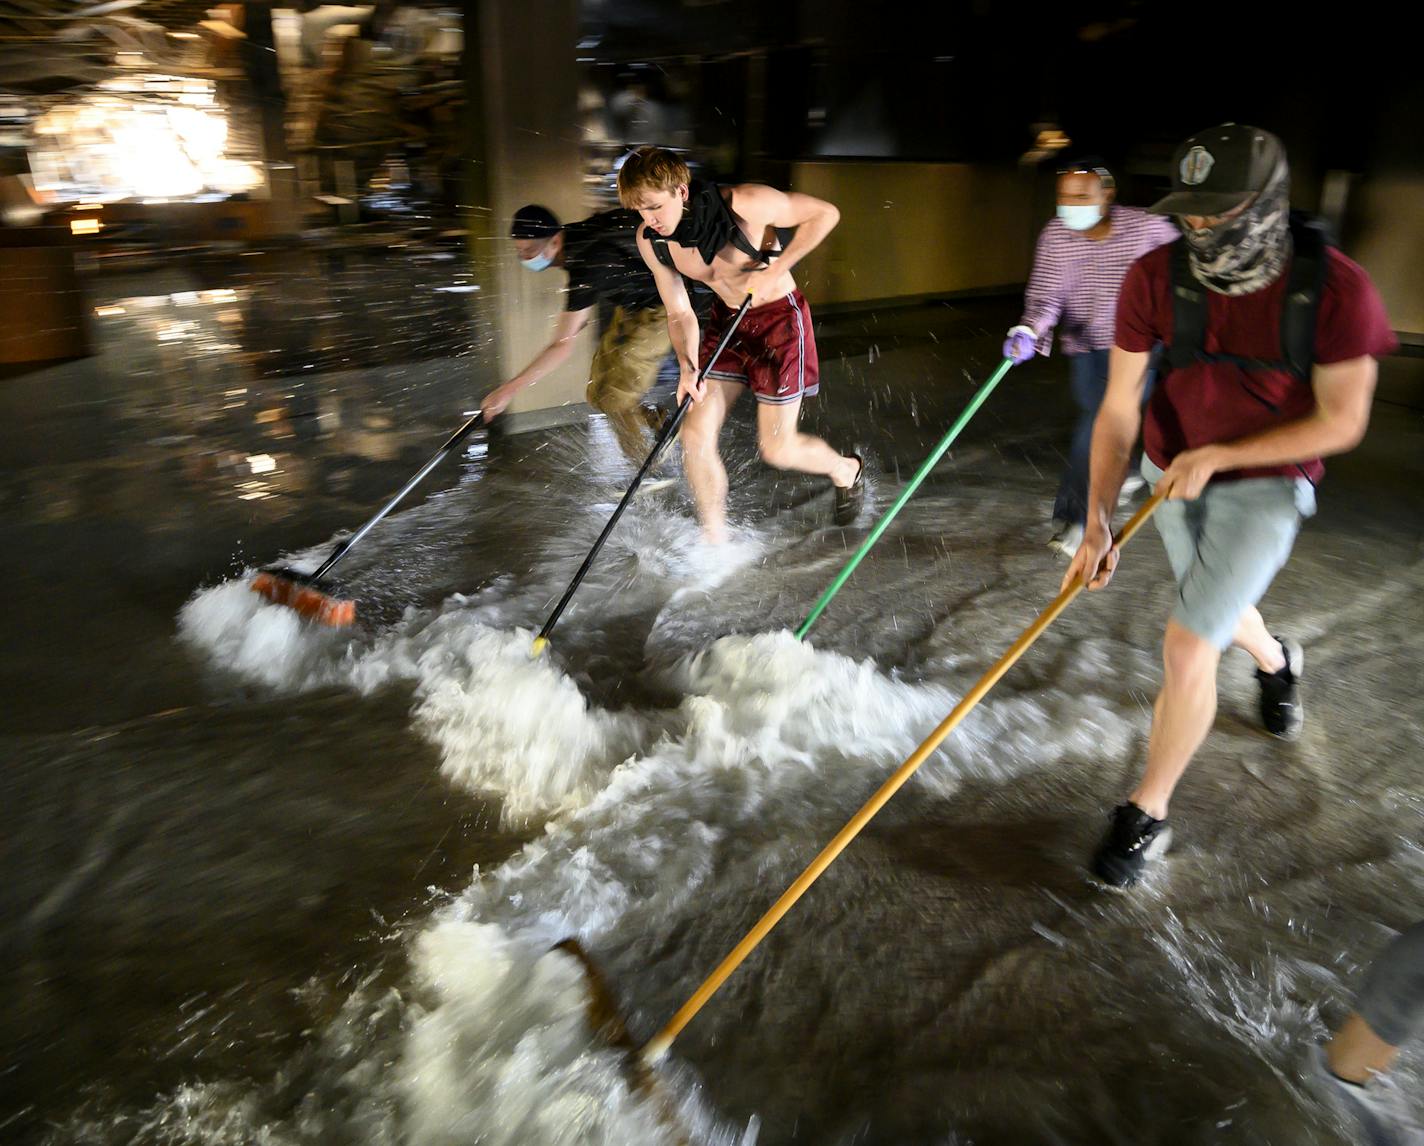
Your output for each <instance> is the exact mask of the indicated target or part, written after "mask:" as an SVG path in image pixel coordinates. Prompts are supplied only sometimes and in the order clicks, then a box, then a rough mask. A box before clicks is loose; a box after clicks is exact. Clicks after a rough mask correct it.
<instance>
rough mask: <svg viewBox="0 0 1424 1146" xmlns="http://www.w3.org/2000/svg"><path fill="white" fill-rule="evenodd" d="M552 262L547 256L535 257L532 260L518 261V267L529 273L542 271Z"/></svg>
mask: <svg viewBox="0 0 1424 1146" xmlns="http://www.w3.org/2000/svg"><path fill="white" fill-rule="evenodd" d="M553 261H554V260H553V259H551V258H549V256H548V255H535V256H534V257H533V258H532V259H520V260H519V265H520V266H521V267H526V268H528V269H529V270H531V271H542V270H543V269H544V268H545V267H547V266H548V265H549V264H550V263H552V262H553Z"/></svg>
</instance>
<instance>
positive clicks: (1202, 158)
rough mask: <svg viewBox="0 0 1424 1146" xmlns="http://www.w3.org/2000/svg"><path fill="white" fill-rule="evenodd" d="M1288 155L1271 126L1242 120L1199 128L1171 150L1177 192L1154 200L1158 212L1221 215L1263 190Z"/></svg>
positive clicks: (1173, 183) (1174, 186)
mask: <svg viewBox="0 0 1424 1146" xmlns="http://www.w3.org/2000/svg"><path fill="white" fill-rule="evenodd" d="M1285 161H1286V149H1285V146H1284V145H1283V144H1282V143H1281V141H1280V140H1279V139H1277V138H1276V137H1275V136H1274V135H1272V134H1271V133H1270V132H1269V131H1264V130H1262V129H1261V128H1259V127H1248V126H1246V125H1245V124H1239V123H1223V124H1222V125H1221V126H1220V127H1213V128H1208V129H1207V130H1206V131H1199V132H1197V134H1196V135H1194V136H1192V137H1191V138H1190V139H1188V140H1187V141H1186V142H1184V143H1183V144H1182V145H1181V146H1180V147H1178V148H1177V153H1176V154H1175V155H1173V156H1172V193H1171V194H1170V195H1168V196H1167V197H1166V198H1165V199H1161V200H1159V201H1158V202H1156V203H1154V204H1152V206H1151V207H1149V208H1148V210H1149V211H1155V212H1156V213H1157V214H1159V215H1221V214H1224V213H1225V212H1227V211H1230V210H1231V209H1232V208H1233V207H1239V206H1240V205H1241V204H1242V203H1245V202H1246V201H1247V200H1248V199H1250V198H1251V196H1252V195H1255V194H1256V193H1257V192H1259V191H1261V190H1262V189H1263V188H1264V187H1265V186H1266V184H1267V183H1268V182H1269V181H1270V179H1271V176H1272V175H1273V174H1274V173H1275V170H1276V167H1277V165H1279V164H1283V163H1285Z"/></svg>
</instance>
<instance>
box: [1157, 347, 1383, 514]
mask: <svg viewBox="0 0 1424 1146" xmlns="http://www.w3.org/2000/svg"><path fill="white" fill-rule="evenodd" d="M1378 375H1379V364H1378V363H1377V362H1375V360H1374V359H1373V358H1371V357H1370V356H1369V355H1363V356H1361V357H1359V358H1351V359H1349V360H1348V361H1346V362H1334V363H1331V364H1330V365H1329V366H1317V367H1315V368H1314V369H1313V370H1312V371H1311V375H1310V385H1311V388H1312V389H1313V390H1314V391H1315V409H1314V410H1313V411H1311V413H1309V414H1307V415H1306V416H1305V417H1304V418H1297V419H1295V421H1293V422H1286V423H1285V424H1283V425H1280V426H1275V427H1273V428H1271V429H1269V430H1262V431H1261V432H1260V433H1259V434H1251V435H1249V436H1248V437H1244V438H1237V439H1236V440H1235V441H1231V442H1217V443H1214V444H1212V445H1209V446H1202V447H1200V448H1199V449H1195V450H1186V451H1184V452H1183V453H1180V454H1178V455H1177V456H1176V457H1175V458H1173V459H1172V464H1171V465H1170V466H1168V467H1167V472H1166V473H1165V474H1164V475H1163V477H1162V480H1161V482H1159V483H1158V486H1157V489H1158V491H1159V492H1163V493H1165V494H1166V495H1167V496H1168V497H1171V498H1185V499H1187V500H1191V499H1193V498H1196V497H1200V496H1201V491H1202V490H1203V489H1204V488H1205V487H1206V483H1207V482H1208V481H1210V480H1211V478H1212V475H1213V474H1217V473H1221V472H1222V471H1223V470H1239V469H1249V468H1251V467H1253V466H1279V465H1289V464H1291V463H1293V462H1302V461H1307V460H1309V459H1311V458H1323V457H1329V456H1330V455H1331V454H1342V453H1344V452H1345V451H1346V450H1352V449H1354V448H1355V447H1356V446H1357V445H1359V443H1360V439H1361V438H1363V437H1364V436H1365V430H1366V428H1367V427H1368V426H1369V424H1370V400H1371V399H1372V398H1373V397H1374V392H1375V380H1376V378H1377V377H1378Z"/></svg>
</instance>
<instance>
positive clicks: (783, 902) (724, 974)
mask: <svg viewBox="0 0 1424 1146" xmlns="http://www.w3.org/2000/svg"><path fill="white" fill-rule="evenodd" d="M1161 502H1162V497H1161V495H1160V494H1154V495H1153V496H1152V497H1151V498H1149V499H1148V500H1147V501H1146V502H1144V503H1143V505H1142V508H1141V509H1139V510H1138V511H1137V512H1136V513H1134V514H1133V515H1132V517H1131V518H1130V519H1129V520H1128V522H1127V524H1126V525H1124V526H1123V527H1122V531H1121V532H1120V533H1119V534H1118V535H1117V539H1116V544H1117V545H1119V546H1121V545H1125V544H1126V543H1127V542H1128V541H1129V540H1130V539H1131V538H1132V535H1133V534H1134V533H1136V532H1137V531H1138V530H1139V529H1140V528H1141V527H1142V525H1143V523H1144V522H1145V521H1146V520H1147V519H1148V518H1149V517H1151V516H1152V513H1153V511H1154V510H1155V509H1156V508H1157V507H1158V505H1160V504H1161ZM1082 589H1083V582H1082V581H1081V580H1077V581H1074V582H1073V584H1071V585H1069V586H1068V588H1066V589H1064V590H1063V591H1062V592H1061V593H1059V594H1058V596H1057V597H1055V598H1054V600H1053V603H1052V604H1050V605H1049V606H1048V608H1046V609H1044V610H1043V612H1041V613H1040V614H1039V615H1038V617H1037V619H1036V620H1035V621H1034V622H1033V624H1031V625H1030V626H1029V627H1028V628H1027V629H1025V630H1024V631H1023V633H1022V634H1021V635H1020V636H1019V639H1018V640H1016V641H1015V642H1014V643H1013V645H1012V646H1011V647H1010V648H1009V651H1008V652H1006V653H1005V654H1004V655H1003V656H1001V657H1000V658H999V659H998V660H997V661H995V662H994V665H993V667H992V668H990V669H989V671H988V672H986V673H985V674H984V675H983V676H982V677H980V678H979V681H978V683H977V684H975V686H974V687H973V688H971V689H970V690H969V691H968V692H967V693H965V694H964V697H963V698H962V699H961V700H960V702H959V703H958V704H956V705H955V706H954V710H953V711H952V712H951V713H950V714H949V715H948V716H946V717H945V718H944V721H943V722H942V723H941V724H940V726H939V727H938V728H936V729H935V730H934V731H933V732H931V733H930V735H929V737H928V738H927V739H926V740H925V742H924V743H923V744H921V745H920V746H919V747H918V748H916V749H915V751H914V752H913V753H912V754H911V756H910V758H909V759H908V760H906V761H905V762H904V763H903V764H901V765H900V767H898V768H897V769H895V771H894V773H893V774H892V775H891V776H890V778H889V779H888V780H886V781H885V783H883V784H882V785H880V788H879V790H878V791H876V793H875V795H873V796H871V797H870V799H869V800H867V801H866V802H865V806H864V807H862V808H861V809H860V811H858V812H856V814H855V815H854V816H852V817H851V819H850V822H849V823H847V824H846V826H845V827H843V828H842V829H841V830H840V831H839V832H837V833H836V836H835V838H834V839H833V840H831V842H830V843H828V844H827V845H826V846H825V847H824V848H823V849H822V850H821V854H820V855H818V856H817V857H816V858H815V859H813V860H812V861H811V863H810V866H808V867H807V868H806V870H805V871H803V872H802V873H801V874H800V875H799V876H797V877H796V882H795V883H793V884H792V885H791V886H790V887H788V888H787V889H786V890H785V891H784V892H782V895H781V898H780V899H778V900H777V901H776V902H775V903H773V904H772V905H771V907H770V908H769V909H768V911H767V913H766V914H765V915H763V916H762V917H761V918H760V919H759V920H757V922H756V926H755V927H753V928H752V929H751V930H750V931H748V932H747V934H746V935H745V936H744V937H743V939H742V941H741V942H740V943H738V944H737V945H736V946H735V947H734V948H732V951H731V953H730V954H729V955H728V956H727V957H726V958H725V959H723V960H722V962H721V963H719V964H718V965H717V969H716V970H715V971H713V972H712V974H710V975H708V976H707V979H706V980H705V981H704V982H703V984H702V986H700V987H698V988H697V990H696V991H694V992H693V994H692V997H691V998H690V999H688V1000H687V1002H685V1003H683V1005H682V1006H681V1007H680V1008H679V1009H678V1012H677V1014H675V1015H673V1017H672V1018H671V1019H669V1020H668V1022H667V1025H666V1026H664V1027H663V1029H662V1030H660V1031H659V1032H658V1033H657V1034H655V1035H654V1036H653V1037H652V1038H651V1039H649V1040H648V1042H647V1043H646V1045H644V1047H643V1048H642V1050H640V1051H639V1052H638V1054H639V1057H641V1058H642V1060H643V1061H644V1062H645V1063H654V1062H657V1061H658V1060H659V1059H660V1058H662V1056H663V1055H665V1054H666V1053H667V1051H668V1048H669V1047H670V1046H672V1041H673V1039H675V1038H677V1036H678V1035H679V1034H680V1033H681V1032H682V1029H683V1027H685V1026H687V1024H688V1023H690V1022H691V1021H692V1019H693V1016H695V1015H696V1014H697V1012H698V1011H700V1010H701V1009H702V1008H703V1006H704V1005H705V1004H706V1003H707V1000H708V999H710V998H711V997H712V996H713V995H714V994H715V993H716V991H717V989H718V988H719V987H720V986H721V985H722V984H723V983H724V982H726V981H727V979H728V977H729V976H730V975H731V974H732V972H733V971H735V970H736V969H737V968H738V966H740V965H741V962H742V960H744V959H745V958H746V957H747V956H748V955H750V954H751V953H752V951H753V950H754V949H755V948H756V946H757V944H758V943H760V942H761V941H762V940H763V939H765V938H766V937H767V935H768V934H770V932H771V929H772V928H773V927H775V926H776V925H777V924H778V923H779V922H781V918H782V916H784V915H785V914H786V913H787V912H788V911H790V910H791V908H792V907H793V906H795V904H796V901H797V900H798V899H800V898H801V896H802V895H804V894H805V893H806V891H807V890H808V889H809V888H810V886H811V885H812V884H813V883H815V882H816V880H817V879H819V878H820V877H821V874H822V873H823V872H824V871H825V870H826V869H827V868H828V867H830V866H831V864H833V863H834V862H835V860H836V857H837V856H839V855H840V854H841V852H843V851H844V850H845V848H846V846H847V845H848V844H849V843H850V842H851V840H853V839H855V837H856V836H857V835H859V834H860V830H861V829H862V828H864V827H865V825H866V824H868V823H870V821H871V820H872V819H873V818H874V817H875V814H876V813H877V812H879V811H880V809H881V808H883V807H884V806H885V805H886V804H887V803H889V801H890V797H891V796H893V795H894V794H895V793H896V792H898V791H899V790H900V788H901V787H902V786H903V785H904V783H905V781H906V780H908V779H909V778H910V777H911V776H912V775H914V773H915V771H916V769H918V768H919V766H920V765H921V764H923V763H924V762H925V761H926V760H927V759H929V757H930V754H931V753H933V752H934V750H935V749H936V748H938V747H939V746H940V744H941V743H942V742H943V741H944V739H945V737H947V736H948V735H949V734H950V733H951V732H953V731H954V729H955V728H956V727H957V726H958V724H959V722H960V721H962V720H963V719H964V718H965V717H966V716H968V715H969V712H970V710H971V709H972V708H973V707H974V706H975V705H976V704H978V703H979V702H980V701H981V700H983V699H984V696H985V695H986V694H987V693H988V691H989V690H990V689H991V688H993V687H994V685H996V684H997V683H998V682H999V678H1000V677H1002V676H1003V675H1004V674H1005V673H1006V672H1008V671H1009V669H1010V668H1011V667H1012V666H1013V664H1014V662H1015V661H1017V660H1018V659H1019V657H1021V656H1023V654H1024V652H1025V651H1026V650H1027V649H1028V647H1029V646H1030V645H1031V644H1033V642H1034V641H1036V640H1038V638H1039V636H1040V635H1041V634H1042V633H1043V630H1044V629H1046V628H1048V626H1049V625H1051V624H1052V623H1053V622H1054V620H1056V619H1057V617H1058V614H1059V613H1061V612H1063V610H1064V609H1066V608H1067V607H1068V604H1069V602H1070V601H1072V600H1073V598H1074V597H1076V596H1077V595H1078V594H1079V593H1080V592H1082Z"/></svg>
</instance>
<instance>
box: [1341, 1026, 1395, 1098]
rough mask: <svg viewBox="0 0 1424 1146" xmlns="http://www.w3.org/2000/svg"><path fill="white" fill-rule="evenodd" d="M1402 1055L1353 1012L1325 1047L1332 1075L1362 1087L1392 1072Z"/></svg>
mask: <svg viewBox="0 0 1424 1146" xmlns="http://www.w3.org/2000/svg"><path fill="white" fill-rule="evenodd" d="M1398 1054H1399V1048H1398V1047H1397V1046H1393V1045H1391V1044H1390V1043H1387V1042H1385V1041H1384V1039H1382V1038H1380V1037H1379V1035H1377V1034H1375V1033H1374V1031H1372V1030H1370V1027H1369V1024H1368V1023H1366V1022H1365V1020H1364V1019H1362V1018H1360V1016H1359V1015H1357V1014H1355V1013H1353V1012H1352V1013H1351V1015H1350V1017H1349V1018H1348V1019H1346V1020H1345V1022H1344V1024H1343V1025H1342V1026H1341V1027H1340V1029H1339V1030H1338V1031H1336V1032H1335V1035H1334V1037H1332V1038H1331V1040H1330V1041H1329V1042H1328V1043H1326V1044H1325V1060H1326V1061H1327V1062H1328V1063H1329V1064H1330V1072H1331V1073H1332V1074H1334V1075H1336V1076H1337V1077H1339V1078H1343V1079H1344V1080H1345V1081H1346V1082H1354V1083H1358V1084H1359V1085H1360V1086H1364V1085H1365V1083H1367V1082H1369V1080H1370V1079H1371V1077H1373V1076H1374V1075H1377V1074H1384V1073H1385V1072H1386V1071H1388V1070H1389V1068H1390V1067H1392V1066H1393V1065H1394V1060H1395V1057H1396V1056H1397V1055H1398Z"/></svg>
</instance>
